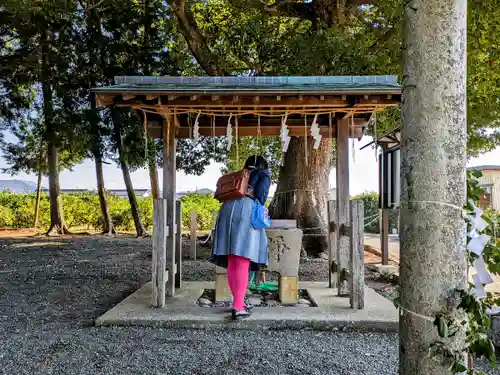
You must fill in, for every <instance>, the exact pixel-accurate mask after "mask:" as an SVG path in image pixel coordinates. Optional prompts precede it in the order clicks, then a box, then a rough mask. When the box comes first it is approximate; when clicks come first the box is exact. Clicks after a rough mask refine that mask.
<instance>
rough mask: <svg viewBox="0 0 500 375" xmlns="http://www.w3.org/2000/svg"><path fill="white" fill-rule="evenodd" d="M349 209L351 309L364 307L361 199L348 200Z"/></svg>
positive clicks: (362, 211)
mask: <svg viewBox="0 0 500 375" xmlns="http://www.w3.org/2000/svg"><path fill="white" fill-rule="evenodd" d="M350 206H351V207H350V209H351V215H350V218H351V231H350V232H351V233H350V234H351V241H350V243H351V251H350V262H349V264H350V266H351V270H350V277H349V291H350V297H349V300H350V303H351V307H352V308H353V309H363V308H364V307H365V250H364V208H363V201H361V200H353V201H351V202H350Z"/></svg>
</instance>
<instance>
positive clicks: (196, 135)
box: [193, 112, 201, 141]
mask: <svg viewBox="0 0 500 375" xmlns="http://www.w3.org/2000/svg"><path fill="white" fill-rule="evenodd" d="M200 115H201V112H198V115H197V116H196V120H194V128H193V138H194V140H195V141H197V140H198V138H200V122H199V121H198V120H199V119H200Z"/></svg>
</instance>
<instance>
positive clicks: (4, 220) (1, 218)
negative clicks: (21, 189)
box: [0, 206, 14, 228]
mask: <svg viewBox="0 0 500 375" xmlns="http://www.w3.org/2000/svg"><path fill="white" fill-rule="evenodd" d="M13 221H14V214H13V213H12V210H11V209H10V208H8V207H4V206H0V228H6V227H7V228H8V227H11V226H12V222H13Z"/></svg>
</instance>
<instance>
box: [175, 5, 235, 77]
mask: <svg viewBox="0 0 500 375" xmlns="http://www.w3.org/2000/svg"><path fill="white" fill-rule="evenodd" d="M168 3H169V5H170V6H171V7H172V9H173V11H174V13H175V15H176V17H177V21H178V25H179V30H180V32H181V33H182V35H183V36H184V38H185V39H186V42H187V44H188V46H189V49H190V50H191V53H192V54H193V56H194V57H195V59H196V60H197V61H198V64H200V66H201V67H202V68H203V70H205V72H207V74H209V75H211V76H224V75H227V73H226V72H225V71H224V69H223V68H222V67H221V66H220V63H219V61H218V58H217V56H216V55H215V54H214V53H213V52H212V51H211V50H210V48H209V46H208V44H207V42H206V40H205V38H204V37H203V35H202V34H201V32H200V30H199V29H198V26H197V25H196V21H195V19H194V16H193V13H192V11H191V9H190V8H189V6H187V5H186V0H168Z"/></svg>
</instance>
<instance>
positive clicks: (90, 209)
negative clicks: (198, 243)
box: [0, 191, 219, 231]
mask: <svg viewBox="0 0 500 375" xmlns="http://www.w3.org/2000/svg"><path fill="white" fill-rule="evenodd" d="M35 199H36V195H35V194H11V193H9V192H5V191H4V192H0V228H5V227H10V228H31V226H32V225H33V215H34V212H35ZM62 200H63V210H64V217H65V220H66V224H67V225H68V227H70V228H71V227H73V228H75V227H84V228H88V229H96V230H99V229H100V228H101V223H102V216H101V208H100V206H99V197H98V195H97V194H95V193H78V194H63V195H62ZM181 202H182V226H183V229H188V228H189V225H190V219H189V212H190V211H191V210H192V209H194V210H196V212H197V213H198V219H197V223H198V230H210V228H211V226H212V210H216V211H218V210H219V202H217V200H215V199H214V198H213V197H212V196H205V195H199V194H190V195H187V196H185V197H182V198H181ZM138 203H139V210H140V213H141V218H142V221H143V224H144V226H145V227H146V229H147V230H152V228H153V199H152V198H151V197H148V198H138ZM108 205H109V212H110V215H111V218H112V220H113V223H114V225H115V228H116V229H117V230H121V231H133V230H135V227H134V220H133V219H132V213H131V210H130V204H129V202H128V199H126V198H119V197H117V196H114V195H109V196H108ZM49 224H50V203H49V197H48V195H46V194H42V197H41V200H40V215H39V226H40V228H41V229H47V228H48V227H49Z"/></svg>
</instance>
